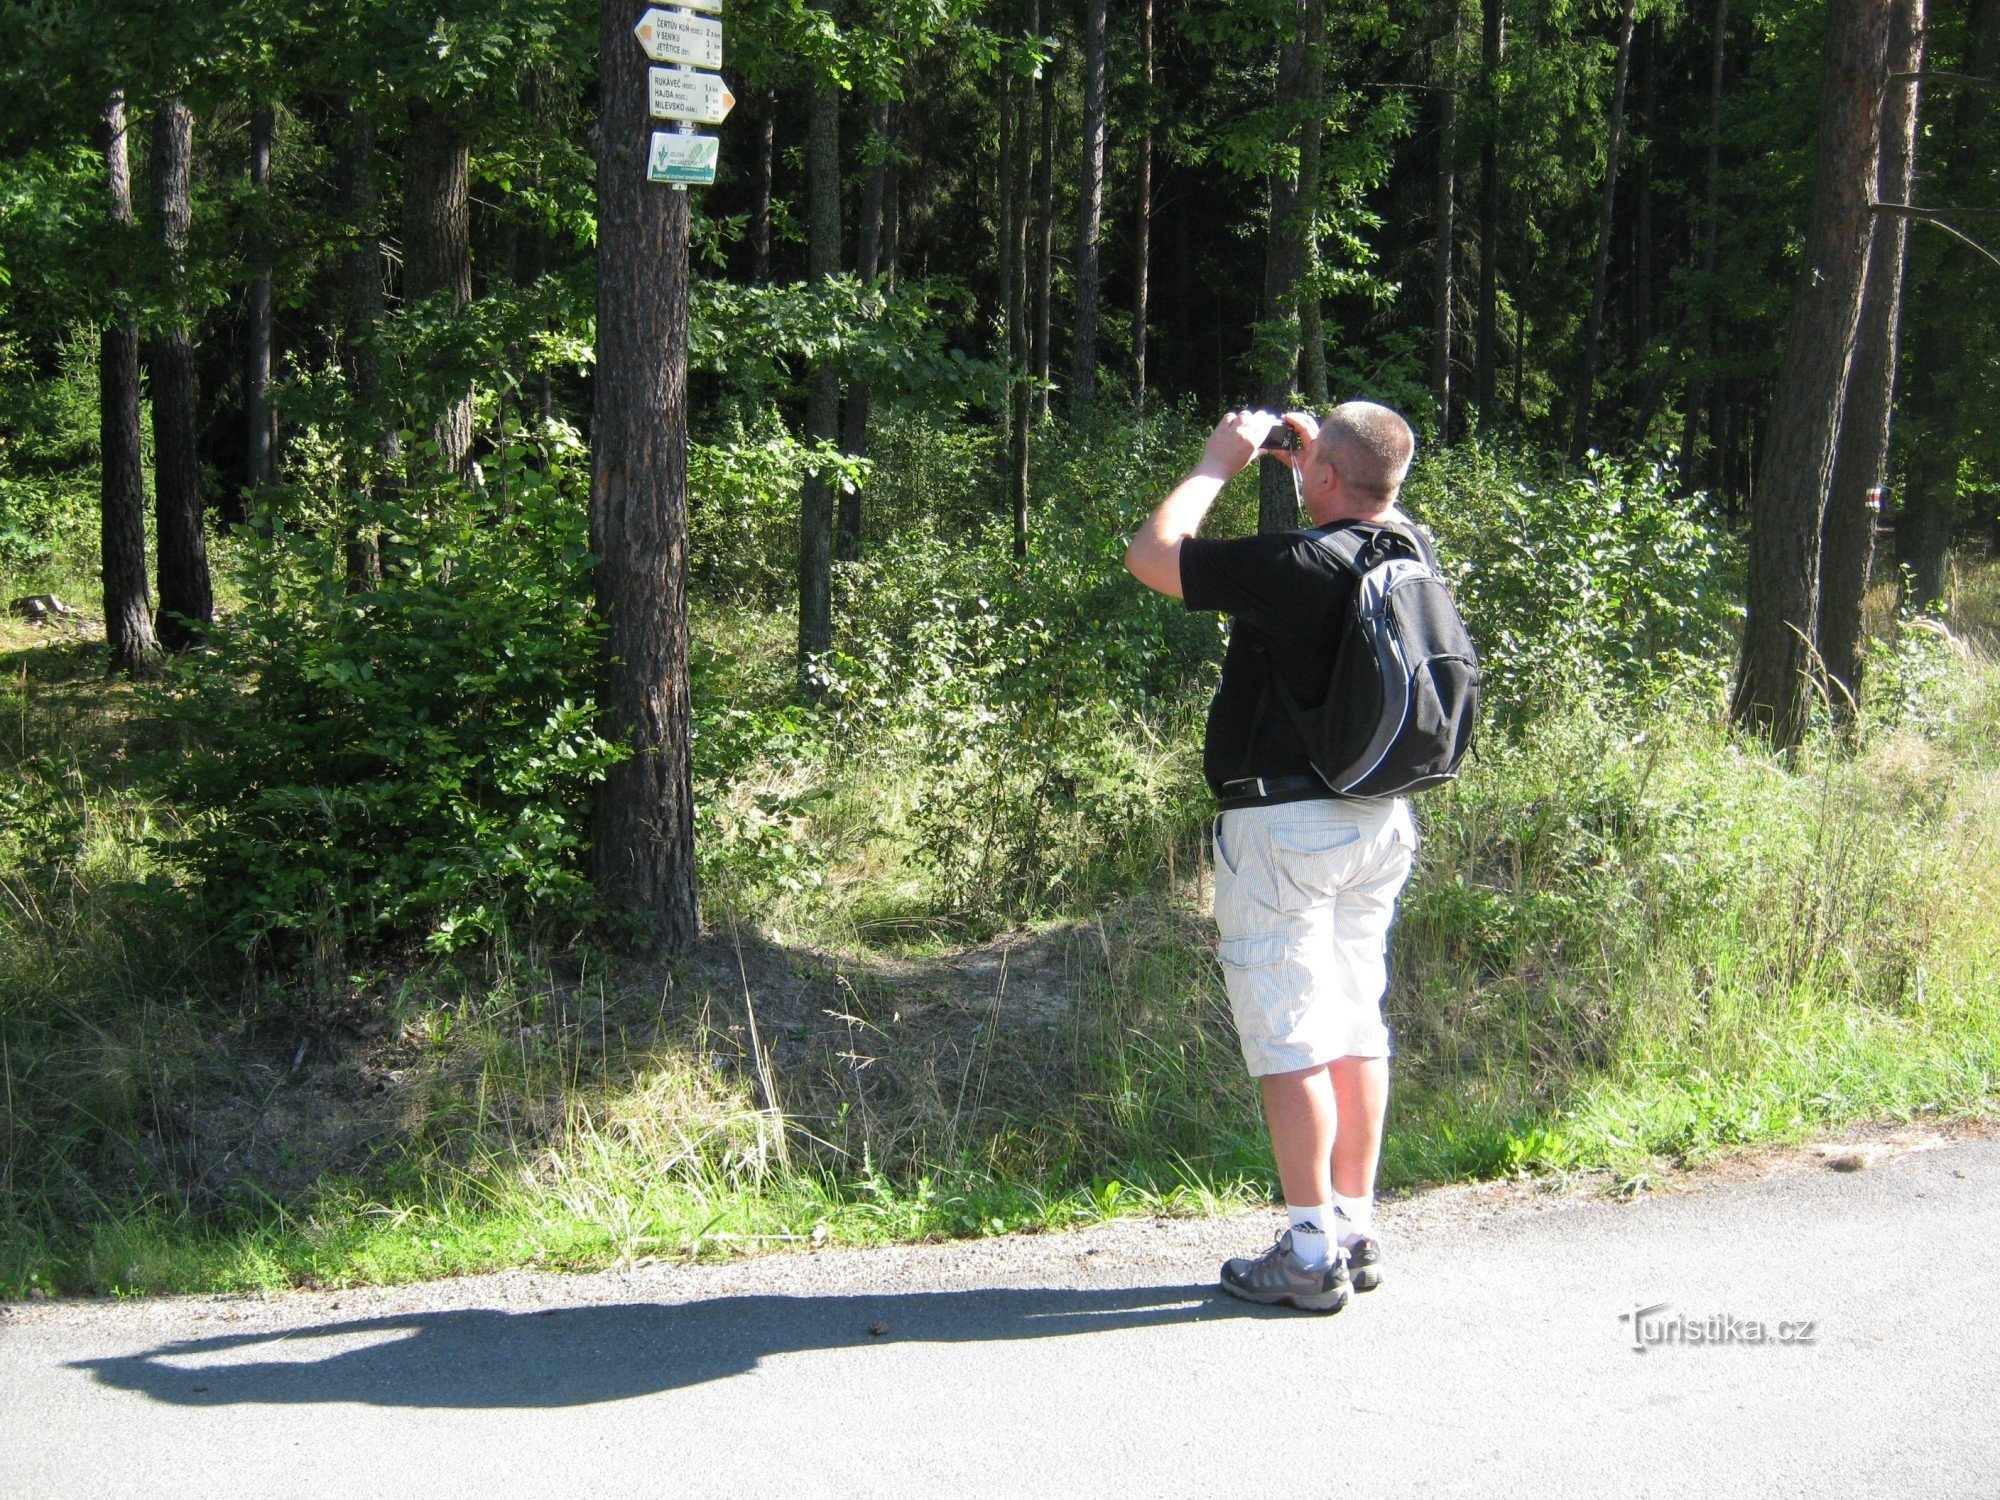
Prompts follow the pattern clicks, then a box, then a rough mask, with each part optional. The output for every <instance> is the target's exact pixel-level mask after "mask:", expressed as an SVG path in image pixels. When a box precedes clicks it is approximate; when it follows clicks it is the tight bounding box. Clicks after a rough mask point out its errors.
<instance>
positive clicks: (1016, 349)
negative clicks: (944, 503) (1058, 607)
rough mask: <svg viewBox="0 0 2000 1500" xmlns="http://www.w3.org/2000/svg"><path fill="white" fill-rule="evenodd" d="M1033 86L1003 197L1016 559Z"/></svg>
mask: <svg viewBox="0 0 2000 1500" xmlns="http://www.w3.org/2000/svg"><path fill="white" fill-rule="evenodd" d="M1040 30H1041V3H1040V0H1028V34H1029V35H1030V36H1031V37H1032V36H1033V35H1034V34H1035V33H1036V32H1038V31H1040ZM1036 93H1037V87H1036V84H1035V82H1034V81H1033V80H1031V79H1026V78H1023V79H1017V80H1015V86H1014V88H1013V89H1012V91H1011V93H1010V96H1009V99H1008V106H1009V107H1011V108H1012V109H1013V111H1014V160H1013V164H1012V169H1013V180H1012V181H1011V182H1010V183H1009V184H1008V189H1007V195H1008V199H1009V201H1010V202H1011V203H1012V204H1013V218H1012V220H1011V222H1010V223H1009V224H1008V226H1007V234H1008V256H1007V260H1008V264H1009V266H1010V268H1011V272H1012V274H1011V277H1010V279H1009V281H1008V283H1007V292H1006V296H1007V456H1008V462H1007V498H1008V502H1009V506H1008V508H1009V510H1010V511H1011V512H1012V514H1013V525H1014V556H1015V557H1016V558H1017V559H1018V558H1024V557H1026V556H1027V555H1028V424H1029V419H1030V417H1031V416H1032V414H1033V395H1032V392H1031V391H1030V390H1029V388H1028V356H1029V354H1030V353H1031V352H1032V351H1031V341H1030V337H1029V329H1028V313H1029V303H1028V220H1029V217H1030V215H1029V198H1028V191H1029V187H1030V185H1031V183H1032V180H1033V167H1034V160H1035V138H1034V136H1033V134H1032V133H1031V127H1032V126H1033V124H1034V120H1035V95H1036Z"/></svg>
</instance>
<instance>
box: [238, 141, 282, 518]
mask: <svg viewBox="0 0 2000 1500" xmlns="http://www.w3.org/2000/svg"><path fill="white" fill-rule="evenodd" d="M275 129H276V111H275V110H274V109H273V107H272V106H271V105H270V104H269V103H265V104H260V105H258V106H257V108H256V110H255V111H253V112H252V114H251V116H250V199H251V204H252V210H251V211H252V214H253V215H254V218H253V221H252V222H253V223H254V225H255V230H254V232H253V234H252V235H251V244H252V251H251V256H252V261H251V273H250V298H249V303H250V306H249V323H250V329H249V345H250V347H249V357H248V359H247V360H246V361H245V365H244V371H243V404H244V408H245V411H246V415H247V417H248V421H249V426H250V494H251V498H252V503H253V504H254V505H256V506H257V509H258V511H259V513H260V514H261V513H262V509H263V506H262V497H263V494H264V489H265V487H266V486H267V485H269V484H270V482H271V449H272V444H273V441H274V438H275V434H274V430H273V428H272V425H271V250H270V217H271V136H272V134H273V132H274V130H275Z"/></svg>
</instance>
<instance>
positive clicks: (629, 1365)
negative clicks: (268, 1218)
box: [71, 1284, 1298, 1408]
mask: <svg viewBox="0 0 2000 1500" xmlns="http://www.w3.org/2000/svg"><path fill="white" fill-rule="evenodd" d="M1230 1316H1243V1317H1259V1316H1290V1317H1296V1316H1298V1314H1296V1313H1291V1312H1289V1311H1288V1310H1285V1309H1270V1308H1259V1307H1253V1306H1251V1305H1249V1304H1246V1303H1242V1302H1237V1301H1234V1300H1233V1299H1230V1298H1228V1297H1225V1296H1223V1295H1222V1294H1221V1293H1220V1292H1219V1291H1218V1290H1217V1289H1216V1287H1215V1286H1214V1285H1212V1284H1211V1285H1207V1286H1165V1287H1121V1288H1107V1289H1092V1290H1079V1289H1057V1288H1034V1289H992V1290H981V1291H967V1292H908V1293H897V1294H888V1295H882V1296H798V1297H792V1296H745V1297H718V1298H713V1299H710V1300H708V1301H702V1302H688V1303H658V1302H635V1303H619V1304H614V1305H608V1306H595V1307H553V1308H544V1309H540V1310H537V1311H534V1312H503V1311H499V1310H496V1309H490V1308H472V1309H454V1310H447V1311H441V1312H422V1313H409V1314H404V1315H401V1316H396V1317H383V1318H356V1319H350V1320H347V1321H343V1322H335V1323H321V1324H316V1325H313V1326H311V1327H306V1328H291V1329H283V1330H279V1331H276V1332H270V1333H242V1334H225V1335H222V1336H220V1337H217V1338H205V1339H186V1340H181V1341H178V1342H175V1343H169V1344H162V1345H160V1346H159V1347H158V1348H155V1349H150V1350H147V1351H146V1352H144V1353H142V1354H133V1355H116V1356H109V1357H106V1358H102V1359H87V1360H78V1361H76V1362H75V1363H74V1364H73V1365H72V1366H71V1368H73V1369H83V1370H89V1371H90V1372H91V1373H92V1374H93V1375H94V1376H95V1377H96V1378H97V1380H98V1381H99V1382H100V1383H101V1384H104V1385H107V1386H111V1387H113V1388H115V1389H118V1390H127V1391H137V1392H139V1393H141V1394H144V1395H147V1396H150V1397H152V1398H153V1399H154V1400H156V1401H163V1402H168V1403H171V1404H173V1405H176V1406H197V1407H198V1406H229V1405H235V1404H262V1405H285V1404H306V1403H314V1402H356V1403H360V1404H363V1405H369V1406H391V1407H396V1406H400V1407H446V1408H510V1407H515V1408H527V1407H566V1406H588V1405H592V1404H594V1403H596V1402H600V1401H620V1400H624V1399H625V1398H627V1397H631V1396H644V1395H650V1394H653V1393H654V1392H657V1391H666V1390H677V1389H680V1388H682V1387H686V1386H693V1385H700V1384H702V1383H704V1382H707V1381H711V1380H722V1379H726V1378H728V1377H729V1376H732V1375H741V1374H744V1373H746V1372H748V1371H750V1370H752V1369H754V1368H755V1367H756V1366H757V1364H758V1362H759V1361H760V1360H762V1359H764V1358H765V1357H767V1356H769V1355H775V1354H792V1353H798V1352H801V1351H806V1350H815V1349H841V1348H849V1347H852V1346H856V1345H862V1344H893V1343H908V1342H912V1341H922V1342H928V1343H984V1342H993V1341H1002V1340H1011V1339H1037V1338H1063V1337H1070V1336H1073V1335H1077V1334H1089V1333H1107V1332H1114V1331H1122V1330H1126V1329H1137V1328H1155V1327H1162V1326H1166V1325H1170V1324H1175V1323H1192V1322H1200V1321H1204V1320H1212V1319H1215V1318H1219V1317H1230ZM876 1330H880V1331H879V1332H877V1331H876ZM246 1356H247V1357H246Z"/></svg>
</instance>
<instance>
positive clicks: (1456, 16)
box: [1431, 0, 1463, 443]
mask: <svg viewBox="0 0 2000 1500" xmlns="http://www.w3.org/2000/svg"><path fill="white" fill-rule="evenodd" d="M1444 12H1445V15H1444V36H1443V38H1442V40H1441V41H1440V42H1439V44H1438V60H1439V61H1438V70H1437V77H1438V80H1439V81H1438V84H1437V99H1438V154H1437V180H1436V211H1435V214H1434V216H1433V220H1432V222H1433V223H1434V224H1435V226H1436V235H1435V239H1434V241H1433V249H1432V252H1431V400H1432V402H1433V403H1435V405H1436V406H1437V421H1438V440H1439V441H1440V442H1445V443H1448V442H1450V441H1451V436H1452V432H1451V346H1452V342H1453V340H1452V334H1453V327H1452V317H1453V312H1454V308H1453V303H1454V300H1455V299H1454V286H1455V282H1456V277H1455V275H1454V267H1453V260H1454V257H1455V252H1456V249H1457V239H1458V42H1459V34H1460V20H1461V17H1462V15H1463V8H1462V7H1461V6H1460V4H1459V0H1444Z"/></svg>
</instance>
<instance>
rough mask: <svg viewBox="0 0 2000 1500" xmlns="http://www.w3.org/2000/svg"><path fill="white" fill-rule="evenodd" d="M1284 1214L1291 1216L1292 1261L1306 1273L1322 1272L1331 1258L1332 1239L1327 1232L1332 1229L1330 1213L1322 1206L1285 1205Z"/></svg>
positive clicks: (1331, 1215)
mask: <svg viewBox="0 0 2000 1500" xmlns="http://www.w3.org/2000/svg"><path fill="white" fill-rule="evenodd" d="M1285 1212H1287V1213H1289V1214H1290V1215H1291V1216H1292V1259H1294V1260H1296V1261H1297V1262H1298V1263H1299V1264H1300V1265H1302V1266H1304V1267H1305V1268H1306V1269H1307V1270H1308V1271H1324V1270H1325V1269H1326V1263H1327V1262H1328V1261H1329V1260H1331V1259H1332V1258H1333V1239H1332V1237H1331V1236H1330V1235H1329V1234H1328V1232H1327V1231H1328V1230H1330V1229H1331V1228H1332V1227H1333V1214H1332V1211H1331V1210H1330V1209H1329V1208H1328V1207H1327V1206H1326V1205H1324V1204H1317V1205H1313V1206H1311V1207H1307V1208H1299V1207H1296V1206H1294V1205H1293V1204H1290V1203H1287V1204H1286V1205H1285Z"/></svg>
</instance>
